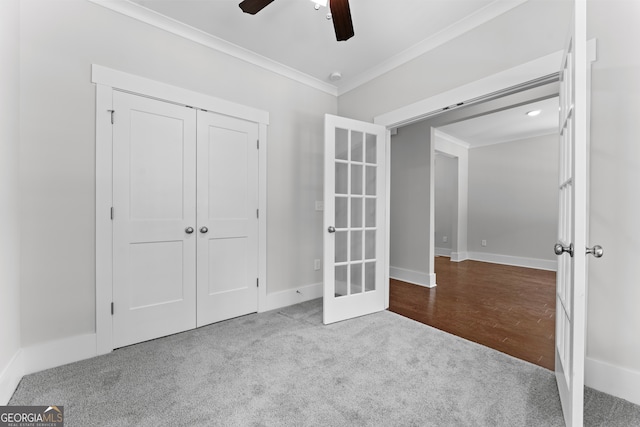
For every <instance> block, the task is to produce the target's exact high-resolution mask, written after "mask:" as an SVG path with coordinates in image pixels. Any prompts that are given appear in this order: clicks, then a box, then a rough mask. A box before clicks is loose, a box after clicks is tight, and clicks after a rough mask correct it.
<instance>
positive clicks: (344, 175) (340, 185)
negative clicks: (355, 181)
mask: <svg viewBox="0 0 640 427" xmlns="http://www.w3.org/2000/svg"><path fill="white" fill-rule="evenodd" d="M348 192H349V165H347V164H346V163H336V194H347V193H348Z"/></svg>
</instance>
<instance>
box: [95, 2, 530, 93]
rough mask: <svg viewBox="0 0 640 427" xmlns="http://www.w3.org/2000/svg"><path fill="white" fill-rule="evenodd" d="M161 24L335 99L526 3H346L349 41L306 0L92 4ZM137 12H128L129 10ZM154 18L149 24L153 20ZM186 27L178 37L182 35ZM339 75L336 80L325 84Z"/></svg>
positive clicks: (324, 15)
mask: <svg viewBox="0 0 640 427" xmlns="http://www.w3.org/2000/svg"><path fill="white" fill-rule="evenodd" d="M91 1H95V2H96V3H102V4H103V5H105V6H107V7H112V8H119V9H120V11H121V12H122V11H124V13H127V14H129V15H130V16H135V17H136V18H138V19H143V20H147V22H150V21H149V19H148V18H149V17H148V16H147V17H142V14H143V12H144V13H146V14H147V15H151V16H152V17H153V15H155V20H157V19H158V18H163V19H164V18H165V17H168V18H170V19H169V20H166V19H165V21H164V22H163V26H164V27H165V28H166V27H167V26H171V25H173V24H176V25H182V26H184V25H186V26H188V28H187V29H188V30H194V29H195V30H196V31H197V32H198V33H199V34H196V37H200V36H202V35H207V36H211V37H212V38H214V39H220V41H224V42H225V43H226V42H228V43H230V44H231V45H229V46H226V48H225V50H226V51H229V49H228V48H231V50H233V49H235V48H240V50H242V51H243V52H240V55H241V56H242V57H243V58H244V59H246V58H247V54H249V55H255V56H256V57H259V58H258V60H259V61H260V60H267V61H270V62H274V63H275V64H276V65H277V66H280V65H282V66H284V67H285V68H288V69H290V70H293V71H294V72H298V73H302V74H304V75H306V76H309V77H311V78H312V79H313V80H315V81H316V83H318V84H319V85H320V86H322V87H328V88H329V89H330V90H331V89H332V90H333V92H334V93H335V94H340V93H344V92H345V91H347V90H350V89H352V88H354V87H357V86H358V85H359V84H362V83H364V82H365V81H368V80H370V79H371V78H374V77H376V76H377V75H380V74H382V73H384V72H386V71H389V70H390V69H393V68H395V67H397V66H398V65H401V64H402V63H404V62H407V61H409V60H411V59H413V58H415V57H417V56H418V55H420V54H422V53H424V52H426V51H428V50H430V49H433V48H434V47H436V46H438V45H440V44H442V43H444V42H446V41H448V40H451V39H452V38H454V37H456V36H458V35H460V34H462V33H464V32H466V31H469V30H470V29H472V28H474V27H476V26H478V25H481V24H483V23H485V22H487V21H488V20H490V19H493V18H495V17H496V16H498V15H500V14H502V13H504V12H506V11H508V10H510V9H512V8H514V7H516V6H518V5H520V4H522V3H523V2H524V1H526V0H351V1H350V2H349V4H350V8H351V15H352V18H353V25H354V30H355V36H354V37H353V38H351V39H349V40H347V41H343V42H337V41H336V38H335V33H334V29H333V23H332V21H330V20H327V19H326V14H327V12H328V8H325V7H321V8H320V10H318V11H316V10H315V9H314V3H312V2H311V1H309V0H275V1H274V2H273V3H271V4H269V5H268V6H267V7H265V8H264V9H263V10H262V11H260V12H259V13H258V14H256V15H249V14H245V13H243V12H242V11H241V9H240V8H239V7H238V4H239V3H240V1H241V0H119V1H113V0H111V1H109V2H107V1H104V0H91ZM134 7H135V8H137V10H133V8H134ZM151 21H153V19H151ZM184 29H185V28H182V29H178V31H177V32H180V33H184ZM336 71H337V72H340V73H341V74H342V79H341V80H340V81H339V82H332V81H330V80H329V75H330V74H331V73H333V72H336Z"/></svg>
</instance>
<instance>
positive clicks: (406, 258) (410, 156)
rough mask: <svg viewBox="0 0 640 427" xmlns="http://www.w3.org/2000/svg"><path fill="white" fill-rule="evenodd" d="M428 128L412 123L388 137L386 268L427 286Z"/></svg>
mask: <svg viewBox="0 0 640 427" xmlns="http://www.w3.org/2000/svg"><path fill="white" fill-rule="evenodd" d="M430 129H431V126H430V124H429V123H428V122H421V123H415V124H412V125H409V126H405V127H402V128H400V129H398V133H397V135H394V136H392V137H391V172H390V173H391V189H390V206H391V210H390V231H389V235H390V237H389V239H390V242H389V246H390V249H389V250H390V253H389V258H390V259H389V269H390V275H391V277H393V278H396V279H400V280H405V281H408V282H411V283H416V284H419V285H423V286H427V285H429V284H430V278H429V272H430V269H429V266H430V262H432V261H431V259H432V258H433V254H432V253H431V251H430V248H429V233H430V232H431V231H430V229H429V215H430V209H431V201H430V197H431V196H430V190H429V189H430V188H431V176H432V171H431V164H432V160H431V157H432V149H431V142H430V140H431V137H430Z"/></svg>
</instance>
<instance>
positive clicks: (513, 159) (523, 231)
mask: <svg viewBox="0 0 640 427" xmlns="http://www.w3.org/2000/svg"><path fill="white" fill-rule="evenodd" d="M468 230H469V237H468V239H469V240H468V250H469V252H470V258H472V259H484V260H492V257H491V256H490V255H500V256H507V257H516V258H523V259H522V260H521V262H522V263H523V264H525V265H526V262H524V261H527V260H531V261H530V265H531V266H537V267H539V268H542V267H544V266H545V265H546V264H548V266H547V267H550V269H553V268H554V267H555V264H556V255H555V254H554V253H553V245H554V243H555V242H556V240H557V230H558V136H557V135H555V134H551V135H545V136H540V137H535V138H528V139H523V140H519V141H512V142H506V143H501V144H494V145H488V146H483V147H478V148H472V149H470V150H469V229H468ZM482 240H486V242H487V246H484V247H483V246H482V244H481V242H482ZM501 259H503V258H501V257H495V260H496V261H499V260H501ZM507 260H508V258H507ZM536 260H540V261H548V262H547V263H544V262H541V263H540V265H539V266H538V265H536V262H535V261H536ZM514 261H516V260H514Z"/></svg>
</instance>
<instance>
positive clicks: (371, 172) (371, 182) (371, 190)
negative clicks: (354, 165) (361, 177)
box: [366, 166, 377, 196]
mask: <svg viewBox="0 0 640 427" xmlns="http://www.w3.org/2000/svg"><path fill="white" fill-rule="evenodd" d="M376 172H377V171H376V167H375V166H367V177H366V180H367V196H375V195H376Z"/></svg>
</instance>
